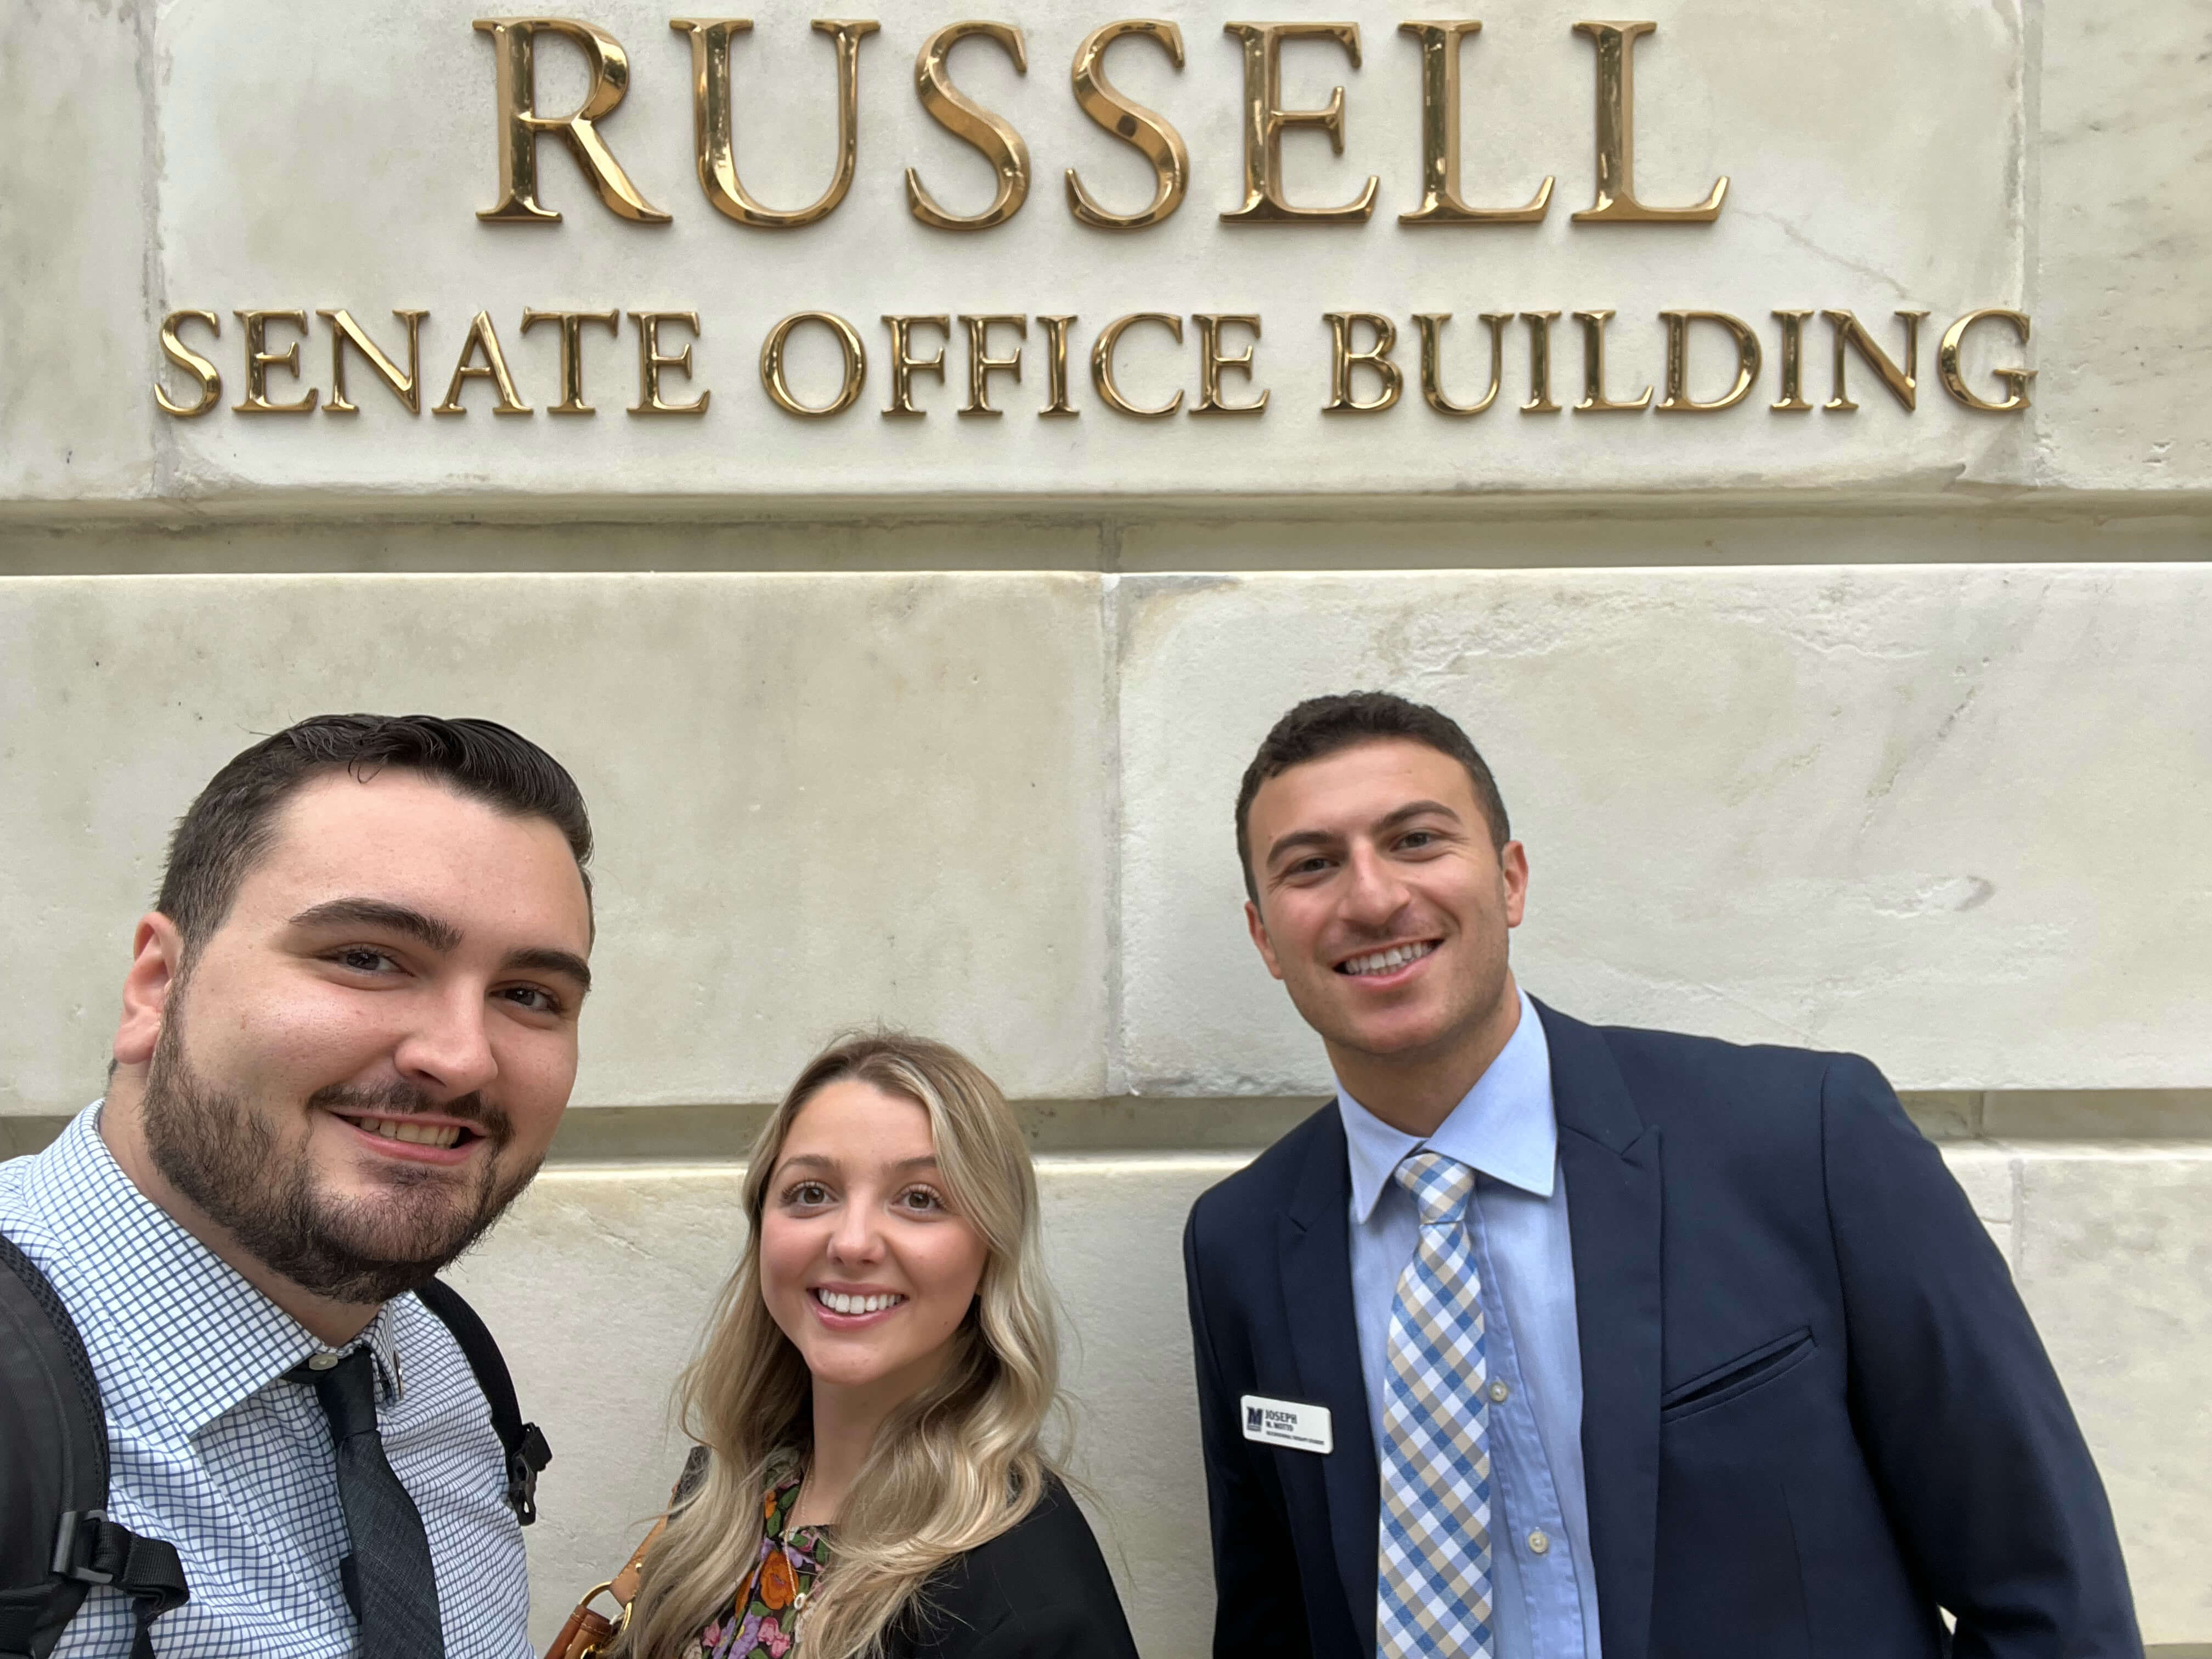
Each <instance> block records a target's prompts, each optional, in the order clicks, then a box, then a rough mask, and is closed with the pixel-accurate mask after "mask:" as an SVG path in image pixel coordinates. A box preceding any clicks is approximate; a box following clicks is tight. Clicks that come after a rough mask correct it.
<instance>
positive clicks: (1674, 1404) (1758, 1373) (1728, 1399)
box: [1659, 1325, 1819, 1424]
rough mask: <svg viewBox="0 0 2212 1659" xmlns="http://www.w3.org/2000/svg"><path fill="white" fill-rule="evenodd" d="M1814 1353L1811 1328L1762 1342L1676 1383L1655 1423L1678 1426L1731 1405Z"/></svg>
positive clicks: (1664, 1397) (1778, 1379) (1779, 1378)
mask: <svg viewBox="0 0 2212 1659" xmlns="http://www.w3.org/2000/svg"><path fill="white" fill-rule="evenodd" d="M1816 1352H1819V1345H1818V1344H1817V1343H1816V1342H1815V1341H1814V1338H1813V1332H1812V1328H1811V1327H1809V1326H1803V1325H1801V1326H1799V1327H1798V1328H1796V1330H1794V1331H1791V1332H1790V1333H1788V1334H1786V1335H1783V1336H1778V1337H1776V1338H1775V1339H1774V1340H1772V1341H1771V1342H1762V1343H1760V1344H1759V1346H1757V1347H1755V1348H1753V1349H1751V1350H1749V1351H1748V1352H1744V1353H1741V1354H1738V1355H1737V1356H1736V1357H1735V1358H1733V1359H1729V1360H1726V1361H1724V1362H1723V1363H1722V1364H1718V1365H1715V1366H1711V1367H1710V1368H1709V1369H1707V1370H1703V1371H1700V1372H1699V1374H1698V1375H1696V1376H1692V1377H1689V1378H1687V1379H1686V1380H1685V1381H1683V1382H1680V1383H1676V1384H1675V1385H1674V1387H1673V1388H1671V1389H1668V1390H1667V1392H1666V1393H1665V1394H1664V1395H1661V1396H1660V1400H1659V1420H1660V1421H1661V1422H1662V1423H1668V1424H1671V1423H1679V1422H1681V1421H1682V1420H1683V1419H1686V1418H1691V1417H1696V1416H1699V1415H1701V1414H1702V1413H1706V1412H1711V1411H1717V1410H1719V1409H1720V1408H1721V1407H1723V1406H1729V1405H1733V1404H1735V1402H1736V1401H1740V1400H1742V1399H1745V1398H1746V1397H1747V1396H1748V1395H1754V1394H1757V1393H1759V1391H1760V1390H1762V1389H1767V1388H1771V1387H1772V1386H1773V1385H1774V1384H1776V1383H1780V1382H1781V1381H1782V1380H1783V1379H1784V1378H1785V1377H1787V1376H1790V1373H1791V1372H1793V1371H1796V1370H1798V1369H1799V1368H1800V1367H1801V1366H1803V1365H1804V1364H1807V1363H1808V1362H1809V1361H1810V1360H1811V1359H1812V1358H1813V1357H1814V1354H1815V1353H1816Z"/></svg>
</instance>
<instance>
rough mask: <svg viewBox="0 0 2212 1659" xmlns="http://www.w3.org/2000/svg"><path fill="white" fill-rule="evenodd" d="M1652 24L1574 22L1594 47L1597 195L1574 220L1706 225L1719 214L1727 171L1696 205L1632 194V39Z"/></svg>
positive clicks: (1725, 194) (1652, 30) (1650, 30)
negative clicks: (1652, 202) (1656, 202)
mask: <svg viewBox="0 0 2212 1659" xmlns="http://www.w3.org/2000/svg"><path fill="white" fill-rule="evenodd" d="M1658 27H1659V26H1658V25H1657V24H1656V23H1577V24H1576V25H1575V33H1577V34H1587V35H1588V36H1589V38H1590V44H1591V45H1592V46H1595V47H1596V48H1597V199H1596V200H1595V201H1594V202H1592V203H1591V204H1589V206H1588V207H1586V208H1584V209H1583V210H1582V211H1581V212H1580V213H1577V215H1575V222H1576V223H1577V224H1592V225H1689V224H1706V223H1710V222H1711V221H1713V220H1715V219H1717V218H1719V217H1720V216H1721V204H1722V202H1723V201H1724V200H1725V199H1727V197H1728V187H1729V181H1728V179H1727V178H1726V176H1725V175H1724V176H1723V177H1722V178H1721V179H1719V180H1717V182H1716V183H1715V184H1714V185H1713V189H1712V194H1711V195H1710V196H1708V197H1705V200H1704V201H1703V202H1701V203H1699V204H1698V205H1697V206H1696V207H1679V208H1662V207H1646V206H1645V205H1644V204H1643V203H1641V202H1639V201H1638V200H1637V199H1636V43H1637V41H1638V40H1639V39H1641V38H1642V37H1643V36H1644V35H1647V34H1650V33H1655V32H1656V30H1657V29H1658Z"/></svg>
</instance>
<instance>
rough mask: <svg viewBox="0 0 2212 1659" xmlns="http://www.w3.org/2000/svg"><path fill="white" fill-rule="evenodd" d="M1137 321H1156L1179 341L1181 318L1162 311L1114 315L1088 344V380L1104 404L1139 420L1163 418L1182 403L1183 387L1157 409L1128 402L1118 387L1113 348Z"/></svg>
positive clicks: (1180, 336)
mask: <svg viewBox="0 0 2212 1659" xmlns="http://www.w3.org/2000/svg"><path fill="white" fill-rule="evenodd" d="M1139 323H1158V325H1160V326H1161V327H1162V328H1164V329H1165V330H1167V331H1168V332H1169V333H1170V334H1172V335H1174V336H1175V337H1176V344H1177V345H1181V344H1182V318H1180V317H1177V316H1173V315H1171V314H1170V313H1166V312H1161V311H1138V312H1132V313H1130V314H1129V315H1128V316H1127V317H1116V318H1115V319H1114V320H1113V321H1112V322H1110V323H1109V324H1107V325H1106V326H1105V327H1103V328H1102V329H1100V330H1099V331H1098V339H1097V343H1095V344H1093V345H1092V346H1091V384H1092V385H1093V386H1097V388H1098V397H1099V400H1100V401H1101V402H1103V404H1105V405H1106V407H1107V408H1109V409H1110V410H1115V411H1116V412H1117V413H1120V414H1122V415H1133V416H1136V417H1137V418H1138V419H1139V420H1142V421H1158V420H1164V419H1165V418H1166V417H1167V416H1170V415H1172V414H1174V413H1175V412H1176V410H1178V409H1181V408H1182V388H1181V387H1177V388H1176V395H1175V396H1174V397H1173V398H1170V399H1169V400H1168V401H1167V402H1166V403H1164V404H1161V405H1160V406H1159V407H1158V408H1157V409H1145V408H1141V407H1139V405H1138V404H1133V403H1131V402H1130V401H1129V400H1128V399H1127V398H1124V397H1123V396H1122V395H1121V386H1120V384H1119V382H1117V381H1116V380H1115V378H1114V352H1115V348H1116V347H1118V346H1119V345H1120V344H1121V336H1122V335H1123V334H1125V333H1127V331H1129V330H1130V329H1131V328H1132V327H1133V326H1135V325H1137V324H1139Z"/></svg>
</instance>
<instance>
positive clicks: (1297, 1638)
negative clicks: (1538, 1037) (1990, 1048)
mask: <svg viewBox="0 0 2212 1659" xmlns="http://www.w3.org/2000/svg"><path fill="white" fill-rule="evenodd" d="M1539 1006H1540V1010H1541V1018H1542V1020H1543V1022H1544V1034H1545V1036H1546V1038H1547V1041H1548V1042H1549V1044H1550V1048H1551V1053H1552V1087H1553V1098H1554V1102H1555V1103H1556V1108H1557V1111H1558V1115H1559V1161H1560V1167H1561V1169H1562V1170H1563V1172H1564V1174H1565V1181H1566V1188H1567V1194H1568V1215H1569V1226H1570V1231H1571V1237H1572V1249H1573V1257H1574V1268H1575V1297H1576V1315H1577V1323H1578V1325H1579V1328H1580V1337H1581V1340H1580V1346H1581V1350H1582V1370H1583V1431H1582V1438H1583V1457H1584V1460H1585V1480H1586V1483H1587V1486H1588V1490H1589V1517H1590V1540H1589V1542H1590V1548H1591V1551H1592V1553H1593V1556H1594V1558H1595V1562H1596V1567H1597V1598H1598V1624H1599V1634H1600V1638H1601V1642H1602V1644H1603V1648H1604V1651H1605V1659H1936V1656H1941V1655H1944V1654H1947V1653H1948V1654H1953V1655H1955V1656H1957V1659H1968V1656H1972V1659H2059V1656H2065V1659H2107V1656H2113V1659H2117V1656H2134V1655H2140V1654H2141V1653H2142V1641H2141V1638H2140V1637H2138V1635H2137V1634H2136V1624H2135V1614H2134V1609H2133V1606H2132V1603H2131V1601H2130V1597H2129V1593H2128V1585H2127V1577H2126V1573H2125V1570H2124V1567H2123V1565H2122V1563H2121V1559H2120V1551H2119V1544H2118V1539H2117V1537H2116V1536H2115V1534H2114V1532H2113V1528H2112V1514H2111V1510H2110V1509H2109V1507H2108V1506H2107V1504H2106V1499H2105V1492H2104V1488H2103V1486H2102V1485H2101V1484H2100V1481H2099V1480H2098V1478H2097V1471H2096V1469H2095V1468H2094V1466H2093V1464H2092V1463H2091V1462H2090V1458H2089V1453H2088V1449H2087V1447H2086V1446H2085V1445H2084V1444H2083V1443H2082V1440H2081V1432H2080V1431H2079V1429H2078V1428H2077V1427H2076V1426H2075V1421H2074V1418H2073V1413H2071V1412H2070V1411H2069V1409H2068V1407H2067V1404H2066V1398H2065V1395H2063V1393H2062V1392H2061V1390H2060V1388H2059V1385H2058V1380H2057V1376H2055V1375H2054V1374H2053V1372H2052V1370H2051V1364H2050V1361H2049V1360H2048V1359H2047V1358H2045V1354H2044V1352H2043V1346H2042V1344H2041V1342H2040V1341H2039V1340H2038V1339H2037V1337H2036V1334H2035V1329H2034V1327H2033V1325H2032V1324H2031V1323H2030V1322H2029V1320H2028V1316H2027V1310H2026V1309H2025V1308H2023V1307H2022V1306H2021V1300H2020V1297H2019V1296H2018V1294H2017V1293H2016V1292H2015V1291H2014V1289H2013V1285H2012V1280H2011V1278H2010V1276H2009V1275H2008V1273H2007V1272H2006V1269H2005V1264H2004V1261H2003V1259H2002V1256H2000V1255H1998V1253H1997V1251H1996V1249H1995V1247H1994V1246H1993V1245H1992V1244H1991V1243H1990V1239H1989V1237H1988V1235H1987V1234H1986V1233H1985V1232H1984V1231H1983V1229H1982V1225H1981V1224H1980V1222H1978V1220H1976V1219H1975V1218H1974V1214H1973V1212H1972V1209H1971V1208H1970V1207H1969V1206H1968V1205H1967V1203H1966V1196H1965V1194H1963V1193H1961V1192H1960V1190H1959V1187H1958V1184H1957V1182H1954V1181H1953V1180H1952V1179H1951V1176H1950V1175H1949V1172H1948V1171H1947V1170H1945V1169H1944V1167H1943V1164H1942V1158H1940V1157H1939V1156H1938V1154H1937V1153H1936V1149H1935V1148H1934V1147H1933V1146H1930V1145H1929V1143H1928V1142H1927V1141H1926V1140H1925V1139H1923V1138H1922V1137H1921V1135H1920V1134H1919V1133H1918V1131H1917V1130H1916V1129H1915V1128H1914V1127H1912V1124H1911V1120H1909V1119H1908V1118H1907V1117H1906V1116H1905V1114H1904V1112H1903V1110H1902V1109H1900V1108H1899V1105H1898V1103H1897V1097H1896V1096H1895V1095H1894V1094H1893V1093H1892V1092H1891V1091H1890V1088H1889V1085H1887V1083H1885V1082H1884V1081H1883V1080H1882V1078H1881V1073H1878V1072H1877V1071H1875V1068H1874V1067H1873V1066H1870V1065H1869V1064H1868V1063H1867V1062H1866V1061H1865V1060H1860V1059H1857V1058H1856V1057H1854V1056H1851V1055H1846V1054H1813V1053H1808V1052H1807V1051H1804V1050H1802V1049H1792V1048H1735V1047H1733V1046H1731V1045H1729V1044H1727V1043H1722V1042H1711V1041H1709V1040H1706V1039H1704V1038H1699V1037H1687V1036H1673V1035H1669V1034H1668V1033H1664V1032H1657V1031H1638V1030H1625V1029H1618V1028H1611V1029H1600V1028H1597V1027H1593V1026H1589V1025H1583V1024H1579V1023H1578V1022H1577V1021H1575V1020H1571V1019H1568V1018H1565V1017H1563V1016H1561V1015H1559V1014H1557V1013H1554V1012H1553V1011H1552V1010H1550V1009H1549V1008H1541V1005H1539ZM1350 1200H1351V1176H1350V1170H1349V1165H1348V1164H1347V1162H1346V1153H1345V1139H1344V1128H1343V1122H1342V1120H1341V1119H1340V1117H1339V1116H1338V1115H1337V1112H1336V1109H1335V1108H1334V1105H1333V1104H1332V1105H1331V1106H1329V1107H1328V1108H1325V1109H1322V1111H1320V1112H1318V1113H1316V1115H1314V1116H1312V1117H1310V1118H1309V1119H1307V1120H1306V1121H1305V1122H1304V1123H1303V1124H1301V1125H1300V1126H1299V1127H1297V1128H1296V1129H1293V1130H1292V1131H1291V1133H1289V1134H1287V1135H1285V1137H1284V1138H1283V1139H1281V1140H1280V1141H1279V1142H1278V1143H1276V1145H1275V1146H1273V1147H1272V1148H1270V1149H1269V1150H1268V1151H1267V1152H1266V1153H1265V1154H1263V1155H1262V1156H1261V1158H1259V1159H1258V1161H1256V1162H1255V1163H1254V1164H1251V1165H1250V1166H1249V1168H1247V1169H1245V1170H1242V1171H1240V1172H1239V1173H1238V1174H1237V1175H1235V1176H1231V1177H1230V1178H1229V1179H1228V1180H1227V1181H1225V1182H1222V1183H1221V1184H1220V1185H1219V1186H1218V1187H1215V1188H1213V1189H1212V1190H1211V1191H1210V1192H1208V1193H1206V1194H1204V1195H1203V1196H1201V1197H1200V1199H1199V1200H1198V1203H1197V1204H1196V1206H1194V1208H1193V1209H1192V1212H1191V1217H1190V1225H1189V1226H1188V1229H1187V1230H1186V1231H1185V1234H1184V1239H1183V1255H1184V1268H1185V1273H1186V1274H1187V1276H1188V1286H1189V1291H1190V1319H1191V1328H1192V1334H1193V1336H1194V1347H1195V1349H1196V1358H1197V1364H1198V1395H1199V1408H1200V1414H1201V1421H1200V1431H1201V1437H1202V1439H1203V1442H1204V1445H1205V1449H1206V1483H1207V1488H1208V1494H1209V1498H1210V1499H1211V1508H1212V1528H1213V1558H1214V1576H1215V1582H1216V1585H1217V1588H1218V1593H1219V1605H1218V1613H1217V1616H1216V1621H1215V1626H1214V1644H1213V1650H1214V1652H1215V1654H1216V1655H1217V1656H1218V1659H1288V1656H1294V1655H1310V1656H1315V1659H1356V1656H1364V1655H1370V1654H1372V1653H1373V1652H1374V1651H1375V1597H1376V1530H1377V1527H1378V1524H1379V1521H1378V1513H1377V1511H1378V1507H1379V1504H1380V1497H1379V1484H1378V1482H1379V1477H1378V1475H1377V1466H1376V1452H1375V1446H1374V1441H1373V1436H1372V1434H1371V1433H1370V1431H1369V1428H1368V1414H1367V1399H1366V1393H1365V1389H1364V1385H1363V1382H1362V1378H1361V1375H1360V1364H1359V1353H1358V1346H1357V1340H1356V1337H1355V1334H1354V1328H1353V1323H1352V1276H1351V1267H1350V1261H1349V1255H1348V1243H1349V1226H1350V1223H1349V1220H1348V1216H1347V1212H1348V1209H1349V1206H1350ZM1246 1394H1255V1395H1267V1396H1272V1397H1274V1398H1278V1399H1289V1400H1295V1401H1304V1402H1309V1403H1312V1404H1317V1405H1322V1406H1326V1407H1328V1409H1329V1412H1330V1413H1331V1414H1332V1417H1333V1419H1334V1434H1335V1450H1334V1453H1333V1454H1331V1455H1328V1456H1321V1455H1315V1454H1312V1453H1310V1452H1305V1451H1299V1450H1294V1449H1283V1448H1278V1447H1274V1446H1271V1445H1264V1444H1261V1443H1255V1442H1252V1441H1248V1440H1246V1439H1245V1438H1243V1433H1242V1430H1241V1419H1240V1416H1239V1413H1238V1399H1239V1397H1240V1396H1241V1395H1246ZM1938 1607H1943V1608H1948V1609H1949V1610H1950V1611H1951V1612H1952V1613H1954V1615H1955V1616H1956V1618H1957V1620H1958V1632H1957V1635H1956V1638H1955V1639H1954V1638H1949V1637H1947V1635H1946V1633H1945V1630H1944V1626H1943V1623H1942V1620H1941V1618H1940V1617H1939V1616H1938V1613H1937V1609H1938Z"/></svg>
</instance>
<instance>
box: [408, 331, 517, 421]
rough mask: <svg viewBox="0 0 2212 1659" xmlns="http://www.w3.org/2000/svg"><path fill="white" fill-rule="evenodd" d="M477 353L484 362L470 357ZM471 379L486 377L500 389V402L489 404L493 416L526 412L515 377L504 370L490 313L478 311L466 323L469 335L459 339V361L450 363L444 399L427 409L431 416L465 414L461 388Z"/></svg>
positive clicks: (505, 358)
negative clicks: (517, 392)
mask: <svg viewBox="0 0 2212 1659" xmlns="http://www.w3.org/2000/svg"><path fill="white" fill-rule="evenodd" d="M478 352H482V353H483V362H481V363H472V362H471V361H470V360H471V358H473V357H474V356H476V355H477V353H478ZM471 380H489V381H490V382H491V383H492V385H493V386H496V387H497V388H498V389H499V402H498V403H496V404H494V405H493V406H492V411H491V412H492V413H493V414H495V415H527V414H528V413H530V405H529V404H526V403H525V402H523V401H522V399H521V398H520V397H518V396H517V395H516V394H515V390H514V377H513V375H512V374H508V373H507V354H506V353H505V352H504V351H502V350H501V349H500V347H499V331H498V330H497V329H495V328H494V327H493V326H492V325H491V313H489V312H488V311H479V312H478V313H477V314H476V316H475V318H474V319H472V320H471V322H470V324H469V337H468V338H467V339H465V340H464V341H462V342H461V356H460V360H459V362H456V363H455V364H454V365H453V379H452V380H448V381H447V382H446V400H445V402H443V403H441V404H439V405H438V406H437V407H436V408H435V409H433V410H431V411H430V412H431V413H432V414H433V415H465V414H467V413H468V412H469V411H468V410H465V409H464V408H462V407H461V388H462V387H463V386H465V385H467V384H468V382H470V381H471Z"/></svg>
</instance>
